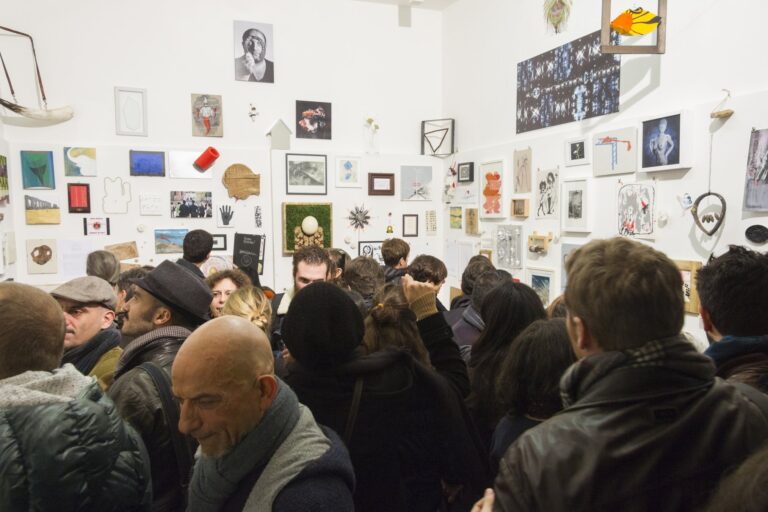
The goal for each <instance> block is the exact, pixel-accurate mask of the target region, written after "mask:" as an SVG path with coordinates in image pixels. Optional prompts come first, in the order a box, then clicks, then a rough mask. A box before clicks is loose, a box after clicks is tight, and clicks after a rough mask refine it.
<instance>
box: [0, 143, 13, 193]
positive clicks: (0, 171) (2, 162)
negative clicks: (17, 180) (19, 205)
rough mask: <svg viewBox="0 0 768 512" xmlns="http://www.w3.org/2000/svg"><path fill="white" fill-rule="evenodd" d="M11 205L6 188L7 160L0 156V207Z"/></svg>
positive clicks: (8, 191)
mask: <svg viewBox="0 0 768 512" xmlns="http://www.w3.org/2000/svg"><path fill="white" fill-rule="evenodd" d="M10 203H11V195H10V189H9V188H8V158H7V157H6V156H5V155H0V206H6V205H8V204H10Z"/></svg>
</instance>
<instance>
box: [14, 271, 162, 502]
mask: <svg viewBox="0 0 768 512" xmlns="http://www.w3.org/2000/svg"><path fill="white" fill-rule="evenodd" d="M0 325H2V326H3V330H2V331H0V454H2V456H0V510H4V511H5V510H8V511H12V510H55V511H57V512H63V511H70V510H72V511H74V510H83V511H85V510H99V511H109V510H125V511H140V510H149V506H150V504H151V498H152V493H151V485H150V482H151V479H150V474H149V463H148V460H147V457H146V452H145V450H144V447H143V444H142V442H141V438H140V437H139V436H138V434H137V433H136V432H135V431H134V430H133V429H131V428H130V427H129V426H128V425H127V424H126V423H124V422H123V420H122V419H121V418H120V416H119V415H118V414H117V411H116V409H115V406H114V404H113V403H112V401H111V400H110V399H109V398H107V397H106V396H105V395H104V394H103V393H102V391H101V389H100V387H99V385H98V384H97V382H96V380H95V379H94V378H93V377H86V376H84V375H82V374H81V373H80V372H78V371H77V370H76V369H75V367H74V366H72V365H70V364H67V365H65V366H64V367H63V368H60V369H56V368H57V367H58V366H59V363H60V361H61V356H62V352H63V350H64V329H65V324H64V316H63V314H62V312H61V308H60V307H59V305H58V304H57V303H56V301H55V300H54V299H53V298H52V297H51V296H49V295H48V294H46V293H44V292H43V291H41V290H38V289H36V288H33V287H31V286H27V285H22V284H16V283H0Z"/></svg>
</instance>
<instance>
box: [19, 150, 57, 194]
mask: <svg viewBox="0 0 768 512" xmlns="http://www.w3.org/2000/svg"><path fill="white" fill-rule="evenodd" d="M21 178H22V183H23V185H24V189H25V190H34V189H38V190H53V189H55V188H56V178H55V177H54V174H53V152H52V151H22V152H21Z"/></svg>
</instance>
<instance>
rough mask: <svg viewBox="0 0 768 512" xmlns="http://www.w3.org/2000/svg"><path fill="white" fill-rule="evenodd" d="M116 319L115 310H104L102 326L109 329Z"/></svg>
mask: <svg viewBox="0 0 768 512" xmlns="http://www.w3.org/2000/svg"><path fill="white" fill-rule="evenodd" d="M114 321H115V312H114V311H112V310H111V309H107V310H106V311H105V312H104V316H103V317H102V319H101V328H102V329H108V328H109V326H111V325H112V324H113V323H114Z"/></svg>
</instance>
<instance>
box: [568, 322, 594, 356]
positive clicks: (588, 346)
mask: <svg viewBox="0 0 768 512" xmlns="http://www.w3.org/2000/svg"><path fill="white" fill-rule="evenodd" d="M567 325H568V334H569V336H570V337H571V344H572V345H573V351H574V352H575V353H576V356H577V357H578V358H579V359H581V358H582V357H586V356H588V355H590V354H594V353H597V352H602V351H603V350H602V348H600V345H598V344H597V341H596V340H595V338H593V337H592V333H591V332H590V330H589V327H588V326H587V325H586V324H585V323H584V321H583V320H582V319H581V317H578V316H571V315H570V314H569V315H568V322H567Z"/></svg>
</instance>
